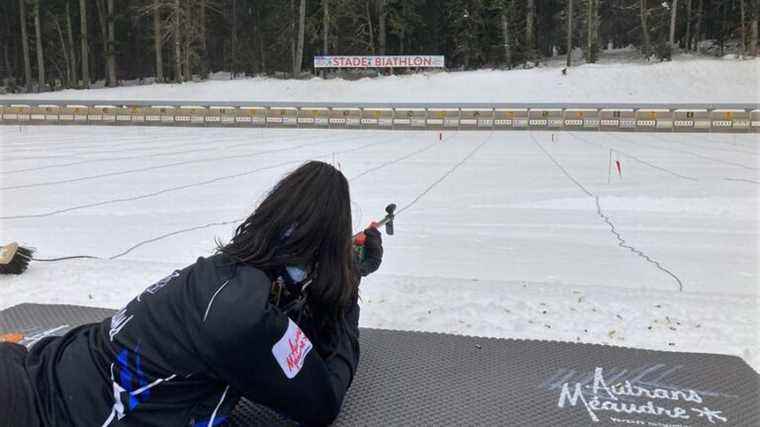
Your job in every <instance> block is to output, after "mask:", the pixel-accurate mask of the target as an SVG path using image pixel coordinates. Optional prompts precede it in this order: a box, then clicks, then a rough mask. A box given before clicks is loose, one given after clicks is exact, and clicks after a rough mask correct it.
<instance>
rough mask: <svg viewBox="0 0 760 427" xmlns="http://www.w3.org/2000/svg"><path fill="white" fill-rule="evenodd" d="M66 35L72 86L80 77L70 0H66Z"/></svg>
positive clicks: (76, 83) (77, 82) (77, 83)
mask: <svg viewBox="0 0 760 427" xmlns="http://www.w3.org/2000/svg"><path fill="white" fill-rule="evenodd" d="M66 36H67V38H68V40H69V61H71V65H70V67H71V81H70V82H69V84H70V86H71V87H76V86H78V85H79V78H78V77H77V55H76V49H75V48H74V32H73V31H72V29H71V8H70V7H69V1H68V0H67V1H66Z"/></svg>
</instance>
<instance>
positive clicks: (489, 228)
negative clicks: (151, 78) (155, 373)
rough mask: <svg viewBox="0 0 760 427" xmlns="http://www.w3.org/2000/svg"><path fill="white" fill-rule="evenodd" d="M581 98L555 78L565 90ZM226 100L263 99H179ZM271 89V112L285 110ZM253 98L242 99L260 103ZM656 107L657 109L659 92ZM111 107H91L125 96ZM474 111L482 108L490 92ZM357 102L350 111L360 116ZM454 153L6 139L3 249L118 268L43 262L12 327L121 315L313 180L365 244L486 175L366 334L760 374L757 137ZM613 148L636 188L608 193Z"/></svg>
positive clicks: (468, 145)
mask: <svg viewBox="0 0 760 427" xmlns="http://www.w3.org/2000/svg"><path fill="white" fill-rule="evenodd" d="M708 62H709V61H708ZM735 64H736V66H737V67H748V66H751V67H757V64H758V62H757V61H755V62H749V61H747V62H741V63H735ZM675 65H677V64H674V65H672V66H675ZM666 66H671V65H668V64H665V65H663V67H666ZM599 67H602V66H599ZM650 67H652V69H656V67H659V65H658V66H650ZM706 67H707V66H706ZM589 68H594V67H589ZM583 70H584V68H583V67H581V68H579V69H578V70H574V72H573V73H572V74H571V76H570V77H569V79H574V78H579V77H575V76H574V75H578V74H581V73H582V72H584V71H583ZM706 70H707V71H705V73H707V74H709V73H711V71H709V67H707V69H706ZM542 72H543V71H542V70H539V71H537V72H536V73H537V74H536V75H537V77H536V78H535V81H536V84H537V85H542V84H544V83H542V82H543V81H544V80H542V78H543V77H541V73H542ZM520 73H521V72H517V73H516V75H520ZM633 73H634V74H635V71H633ZM693 73H694V75H696V74H698V71H694V72H693ZM469 75H470V76H471V77H478V76H480V77H482V78H484V79H488V78H494V79H496V78H497V76H503V74H500V73H496V72H478V73H469ZM437 78H439V77H438V76H430V77H425V76H417V77H405V78H399V79H396V80H399V81H401V80H403V79H407V81H408V82H424V81H434V80H435V79H437ZM458 78H459V76H458V75H452V76H450V78H449V79H450V80H451V79H458ZM569 79H568V80H561V79H559V77H557V76H555V75H553V76H552V77H551V81H553V82H554V83H565V84H567V82H569V81H571V80H569ZM627 79H628V78H627ZM733 80H736V79H728V81H727V83H729V84H728V86H729V88H728V89H725V91H724V88H723V87H722V88H721V90H720V91H719V92H713V94H715V95H716V96H712V97H711V98H710V99H711V100H726V101H728V100H730V101H746V100H747V99H748V97H749V96H750V95H748V94H747V92H748V91H747V90H746V87H747V86H746V85H747V82H746V80H745V81H744V85H745V89H744V90H743V91H738V89H736V90H735V89H732V88H734V87H739V86H740V85H739V84H736V82H735V81H733ZM739 80H740V79H739ZM389 81H394V80H393V78H391V79H390V80H389ZM546 81H549V79H548V78H547V79H546ZM625 81H628V80H625ZM631 81H633V80H631ZM654 82H655V83H656V82H657V79H654ZM217 84H221V85H230V86H228V87H227V88H226V89H223V91H228V90H230V88H232V87H236V86H235V85H241V86H240V88H241V89H242V88H243V87H254V86H255V85H256V84H258V83H256V81H255V80H252V81H246V82H239V81H234V82H222V83H219V82H210V83H201V84H194V85H182V86H181V87H180V88H179V89H177V90H181V91H182V94H183V95H182V96H179V95H177V97H188V96H191V95H189V94H191V93H192V96H196V97H197V98H207V97H211V96H213V95H214V91H213V90H212V88H213V87H214V86H215V85H217ZM269 84H272V82H270V83H269ZM279 84H281V85H288V84H289V85H295V86H298V85H300V84H302V83H301V82H280V83H279ZM319 84H325V85H333V84H334V85H336V87H338V86H340V85H343V84H344V83H342V82H320V83H315V85H319ZM375 84H376V83H375V82H373V81H369V82H364V83H362V82H359V83H358V84H357V88H358V89H357V90H356V94H357V95H356V96H355V97H353V98H352V99H357V98H362V97H364V98H371V94H372V93H374V92H373V91H372V90H370V89H369V88H364V89H362V87H363V85H366V86H367V87H369V86H372V85H375ZM415 84H416V83H415ZM610 84H612V82H611V83H610ZM755 84H756V83H755ZM246 85H247V86H246ZM734 85H736V86H734ZM600 86H602V85H601V84H600ZM624 86H625V85H622V86H619V88H620V90H622V91H625V90H626V88H625V87H624ZM655 86H656V85H655ZM593 87H594V86H592V85H588V87H586V89H585V90H592V89H593ZM188 88H193V90H191V91H187V89H188ZM259 88H260V89H261V90H262V93H258V94H257V95H256V97H258V98H260V99H265V98H267V97H268V96H274V95H273V94H276V93H277V92H276V90H275V89H271V88H269V89H267V88H266V85H262V86H259ZM132 90H135V91H142V90H145V89H144V88H125V89H121V90H120V91H121V92H118V93H121V94H122V97H124V98H131V97H137V96H138V93H137V92H131V91H132ZM148 90H150V91H151V92H150V96H147V95H148V94H149V92H148V91H147V90H145V92H143V93H144V94H145V97H151V98H170V97H171V91H172V90H173V89H170V87H169V86H160V87H156V88H149V89H148ZM217 90H218V91H219V92H220V93H221V92H222V89H217ZM247 90H251V92H245V91H243V92H241V95H243V94H245V93H253V92H252V89H247ZM336 90H337V89H336ZM509 90H515V91H525V92H524V93H529V90H528V88H524V87H521V86H520V85H516V84H508V85H505V87H504V88H499V89H498V90H497V91H495V92H497V94H498V93H508V91H509ZM640 90H641V91H651V92H652V93H655V92H656V91H657V89H652V88H651V87H649V86H647V85H643V86H642V88H641V89H640ZM267 91H269V92H267ZM499 91H503V92H499ZM579 91H580V89H577V90H572V91H568V92H565V96H573V98H568V99H574V100H579V99H584V100H585V99H588V100H591V99H594V96H591V95H593V93H592V94H590V95H589V97H586V98H578V97H579V96H580V94H581V93H580V92H579ZM108 92H109V91H108V90H104V91H97V92H90V93H87V96H88V98H93V97H101V96H102V97H104V98H109V97H113V96H115V95H113V94H108ZM122 92H123V93H122ZM405 92H414V91H413V90H407V91H405ZM438 92H439V91H438V89H436V90H431V92H430V93H431V95H430V97H431V98H430V99H436V100H442V99H441V97H445V99H454V98H456V97H460V98H461V95H462V94H461V93H456V91H453V92H452V93H446V94H444V95H440V94H439V95H433V93H438ZM473 92H475V95H476V96H477V95H478V89H477V88H474V89H473ZM681 92H683V90H681ZM292 93H295V92H292ZM313 93H314V95H315V96H316V97H323V96H324V97H325V98H326V97H327V94H320V91H318V90H314V91H313ZM340 93H341V92H340V90H337V91H334V92H332V93H331V94H330V99H336V100H340V97H339V95H340ZM352 93H353V92H352ZM536 93H537V95H536V97H537V99H538V98H541V99H549V94H548V93H547V92H546V91H545V89H544V90H542V91H537V92H536ZM594 93H596V94H606V97H605V98H604V99H607V100H615V101H627V100H631V99H632V98H627V99H619V98H614V99H613V95H612V94H614V93H616V92H614V91H610V89H604V90H603V91H602V90H600V91H598V92H594ZM672 93H674V92H664V93H661V94H658V98H656V99H650V98H647V99H646V100H648V101H656V100H668V101H673V100H676V101H696V100H700V99H703V98H705V97H708V96H711V94H709V93H704V92H703V91H700V90H699V89H695V90H694V93H693V98H692V99H684V97H683V96H680V95H679V97H678V98H676V97H675V96H674V95H669V94H672ZM336 94H337V95H336ZM485 94H486V92H485V91H483V92H481V93H480V95H479V96H481V97H485V96H486V95H485ZM67 95H70V96H73V97H77V96H84V95H81V94H80V95H77V94H75V93H69V94H67ZM228 95H229V94H228ZM384 95H385V96H392V94H391V93H385V94H384ZM48 96H49V95H48ZM335 96H338V98H332V97H335ZM488 96H489V98H488V100H492V98H494V97H496V95H493V94H489V95H488ZM636 96H638V97H639V98H642V99H643V98H644V96H643V95H641V94H640V93H639V95H636ZM242 98H243V96H241V97H238V98H236V99H242ZM283 98H287V96H285V95H283V94H282V93H281V94H280V96H279V99H283ZM217 99H219V97H218V96H217ZM293 99H304V98H303V94H299V95H294V96H293ZM637 99H638V98H637ZM467 100H473V99H472V98H467ZM520 100H521V101H522V100H525V99H524V98H523V99H520ZM553 100H560V98H557V97H555V98H553ZM444 137H445V140H444V141H443V142H439V141H438V134H437V133H435V132H401V131H395V132H390V131H374V132H369V131H337V130H264V129H219V128H216V129H212V128H204V129H199V128H147V127H145V128H133V127H119V128H115V127H73V126H72V127H35V126H30V127H23V128H19V127H9V126H0V242H7V241H13V240H18V241H20V242H22V243H24V244H27V245H30V246H35V247H36V248H37V249H38V255H39V256H40V257H57V256H66V255H79V254H86V255H97V256H100V257H104V258H109V257H113V258H114V259H112V260H75V261H65V262H59V263H41V262H37V263H33V264H32V265H31V268H30V270H29V271H28V272H27V273H25V274H24V275H22V276H18V277H8V276H3V277H0V309H2V308H6V307H9V306H12V305H14V304H18V303H21V302H50V303H52V302H59V303H71V304H85V305H94V306H106V307H113V308H116V307H119V306H122V305H123V304H125V303H126V302H127V301H128V300H129V299H131V298H132V297H133V296H134V295H136V294H137V293H139V292H140V291H141V290H142V289H143V288H145V287H146V286H147V285H149V284H150V283H152V282H154V281H155V280H157V279H159V278H161V277H163V276H165V275H166V273H167V272H170V271H171V270H173V269H175V268H178V267H181V266H184V265H186V264H188V263H191V262H193V261H194V259H195V258H196V257H198V256H201V255H205V254H209V253H210V252H211V251H212V250H213V248H214V238H215V237H219V238H220V239H222V240H224V239H227V238H229V237H230V235H231V233H232V230H233V228H234V226H235V221H236V220H238V219H240V218H243V217H244V216H245V215H247V214H248V213H249V211H250V210H251V209H252V208H253V206H255V203H256V201H257V200H258V199H260V197H261V196H262V195H263V194H264V192H265V191H266V190H267V189H268V188H269V187H270V186H271V185H272V184H273V183H275V182H276V181H277V180H278V179H279V177H281V176H282V175H283V174H285V173H286V172H287V171H289V170H291V169H292V168H294V167H296V166H297V165H298V164H300V162H302V161H304V160H306V159H322V160H325V161H329V162H334V163H335V164H336V165H339V166H340V168H341V169H342V170H343V171H344V173H345V174H346V175H347V176H348V177H349V178H350V179H351V188H352V195H353V200H354V209H353V214H354V221H355V225H356V227H357V228H358V227H360V226H362V225H364V224H366V223H367V222H369V221H370V220H371V219H372V218H376V217H378V216H380V215H382V214H383V212H384V207H385V205H386V204H387V203H390V202H395V203H397V204H398V205H399V207H400V208H401V209H404V208H405V207H406V206H407V205H409V203H411V202H413V201H414V200H415V198H416V197H417V196H418V195H419V194H420V193H421V192H423V191H424V190H425V189H427V188H428V187H429V186H430V185H431V184H433V183H434V182H435V181H436V180H438V179H439V178H441V177H443V176H444V175H445V174H446V173H447V172H449V171H450V170H451V169H452V168H453V167H455V165H457V164H459V163H460V162H462V161H463V160H464V159H466V161H464V162H463V163H461V166H460V167H458V168H457V169H456V170H454V171H453V173H451V174H450V175H448V176H447V177H446V178H445V179H444V180H443V181H441V182H440V184H438V185H437V186H435V187H433V188H432V189H431V190H430V191H429V192H428V193H426V194H425V195H424V196H423V197H422V198H420V199H419V200H418V201H417V202H416V203H415V204H413V205H412V206H411V207H409V208H408V209H406V210H403V211H402V212H401V214H400V215H399V217H398V219H397V223H396V235H395V236H392V237H386V238H385V247H386V256H385V259H384V263H383V266H382V268H381V270H380V272H379V273H377V274H375V275H373V276H371V277H369V278H368V279H366V280H365V281H364V282H363V284H362V292H361V294H362V318H361V324H362V326H366V327H381V328H397V329H416V330H426V331H441V332H452V333H461V334H470V335H482V336H495V337H517V338H537V339H559V340H569V341H580V342H592V343H610V344H614V345H624V346H635V347H640V348H651V349H660V350H674V351H694V352H714V353H725V354H735V355H739V356H741V357H743V358H744V359H745V360H747V361H748V362H749V363H750V364H752V365H753V366H754V367H755V369H760V328H759V326H760V325H759V324H758V319H760V300H759V297H758V296H759V293H760V289H759V285H758V284H759V283H760V272H759V271H758V270H759V268H758V259H760V248H758V242H759V241H760V240H759V237H760V236H758V223H759V222H760V220H759V219H758V201H759V200H760V195H759V194H758V185H760V176H759V175H760V174H759V173H758V170H759V169H758V168H760V162H759V161H758V159H760V157H759V156H760V146H759V145H758V138H757V136H756V135H717V134H710V135H707V134H645V133H636V134H633V133H601V132H599V133H573V134H570V133H555V134H552V133H549V132H535V133H527V132H525V133H522V132H521V133H517V132H514V133H513V132H496V133H492V134H491V133H489V132H460V133H445V134H444ZM478 147H479V148H478ZM611 149H612V150H614V151H613V152H612V156H613V160H619V161H620V162H621V166H622V177H620V176H618V175H617V173H616V172H614V170H613V173H612V174H611V175H610V173H609V164H610V156H611V151H610V150H611ZM473 150H474V151H473ZM470 155H471V157H468V156H470ZM563 169H564V171H563ZM608 179H609V182H608ZM573 180H575V181H576V182H573ZM595 196H598V197H599V208H600V211H599V212H598V211H597V205H596V201H595V198H594V197H595ZM605 218H606V220H605ZM611 227H614V231H616V232H617V233H619V235H620V237H621V238H622V239H624V242H620V241H619V240H618V238H617V237H616V236H615V235H614V234H613V233H612V228H611ZM621 245H623V246H629V247H631V248H632V249H628V248H624V247H621ZM634 251H640V254H637V253H635V252H634ZM644 256H646V257H648V258H649V260H647V259H645V258H644ZM655 262H656V263H657V264H655ZM679 282H680V285H679ZM681 285H682V287H683V291H682V292H681V291H679V290H678V289H679V286H681Z"/></svg>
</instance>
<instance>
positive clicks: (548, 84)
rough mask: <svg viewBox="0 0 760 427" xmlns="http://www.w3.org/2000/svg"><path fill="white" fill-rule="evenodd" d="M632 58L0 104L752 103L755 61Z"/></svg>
mask: <svg viewBox="0 0 760 427" xmlns="http://www.w3.org/2000/svg"><path fill="white" fill-rule="evenodd" d="M634 54H635V52H631V51H630V50H617V51H612V52H606V51H605V53H604V54H603V55H602V58H601V61H600V63H599V64H584V65H581V66H577V67H573V68H571V69H570V71H569V73H568V75H567V76H563V75H562V74H561V72H560V70H561V68H562V67H563V66H564V65H563V64H562V62H563V61H561V60H559V59H555V60H550V61H549V62H548V66H545V67H541V68H535V69H531V70H511V71H498V70H482V71H469V72H456V73H443V72H436V73H429V74H416V75H406V76H387V77H382V78H365V79H361V80H358V81H347V80H341V79H332V80H322V79H317V78H315V79H311V80H279V79H272V78H250V79H240V80H232V81H206V82H200V83H185V84H181V85H177V84H160V85H147V86H132V87H120V88H114V89H99V90H96V91H93V90H90V91H82V90H65V91H61V92H47V93H42V94H38V95H16V94H13V95H6V96H4V97H3V96H0V100H1V99H2V98H26V97H29V98H35V97H36V98H44V99H109V100H118V99H143V100H206V101H249V102H250V101H324V102H342V101H351V102H615V103H620V102H679V103H687V102H695V103H697V102H708V103H709V102H730V103H734V102H736V103H743V102H747V103H753V102H754V103H757V102H760V79H758V76H760V59H753V60H731V59H709V58H701V59H695V58H694V57H691V56H689V55H680V56H676V57H675V59H674V60H673V61H671V62H662V63H639V62H634V63H631V61H633V55H634Z"/></svg>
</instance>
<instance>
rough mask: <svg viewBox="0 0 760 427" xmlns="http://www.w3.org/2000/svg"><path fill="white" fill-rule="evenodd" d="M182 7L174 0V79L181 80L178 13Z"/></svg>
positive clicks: (180, 12)
mask: <svg viewBox="0 0 760 427" xmlns="http://www.w3.org/2000/svg"><path fill="white" fill-rule="evenodd" d="M181 14H182V9H181V8H180V4H179V0H174V81H175V82H181V81H182V41H181V34H182V33H181V31H180V30H181V27H180V15H181Z"/></svg>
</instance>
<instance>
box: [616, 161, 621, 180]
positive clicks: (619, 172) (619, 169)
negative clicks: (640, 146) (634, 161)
mask: <svg viewBox="0 0 760 427" xmlns="http://www.w3.org/2000/svg"><path fill="white" fill-rule="evenodd" d="M615 167H617V171H618V176H619V177H620V178H622V177H623V168H622V167H621V166H620V160H615Z"/></svg>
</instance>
